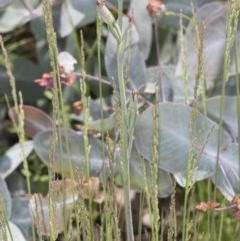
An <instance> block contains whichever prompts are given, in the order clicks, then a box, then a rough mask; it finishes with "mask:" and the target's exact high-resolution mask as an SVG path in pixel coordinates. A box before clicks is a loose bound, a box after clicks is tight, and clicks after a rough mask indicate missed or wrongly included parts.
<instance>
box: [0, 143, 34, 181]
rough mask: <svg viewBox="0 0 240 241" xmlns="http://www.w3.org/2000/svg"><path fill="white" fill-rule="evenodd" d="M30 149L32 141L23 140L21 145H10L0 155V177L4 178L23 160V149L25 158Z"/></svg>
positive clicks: (31, 148)
mask: <svg viewBox="0 0 240 241" xmlns="http://www.w3.org/2000/svg"><path fill="white" fill-rule="evenodd" d="M32 150H33V142H32V141H25V142H24V143H23V144H22V145H20V144H19V143H17V144H15V145H14V146H12V147H10V148H9V149H8V150H7V152H6V153H5V154H4V155H3V156H1V157H0V177H2V178H6V177H7V176H9V175H10V174H11V173H12V172H13V171H14V170H15V169H16V168H17V167H18V166H19V165H20V164H21V163H22V161H23V160H24V157H23V151H24V155H25V158H26V157H27V156H28V155H29V154H30V153H31V152H32Z"/></svg>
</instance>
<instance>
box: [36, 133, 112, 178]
mask: <svg viewBox="0 0 240 241" xmlns="http://www.w3.org/2000/svg"><path fill="white" fill-rule="evenodd" d="M51 135H52V131H44V132H40V133H38V134H37V135H36V136H35V137H34V150H35V151H36V153H37V154H38V156H39V157H40V159H41V160H42V161H43V162H44V163H45V164H46V165H50V160H49V156H50V151H51V150H50V146H51V142H50V140H51ZM88 141H89V145H88V147H87V148H89V151H90V153H89V157H88V158H87V157H86V155H87V154H86V150H85V148H84V146H85V145H84V137H83V136H82V135H80V134H77V133H76V132H74V131H72V130H67V131H66V132H65V131H64V129H59V132H58V140H57V141H56V143H55V144H56V149H55V152H54V162H53V165H54V168H55V170H56V171H57V172H59V173H61V174H62V175H63V176H64V177H71V176H72V174H73V175H74V174H76V171H78V172H79V173H83V174H86V172H87V170H86V168H87V166H88V165H89V172H90V175H100V174H102V171H105V168H106V166H107V165H108V158H107V156H108V155H107V150H106V146H105V145H104V143H103V142H102V141H100V140H98V139H96V138H94V137H91V136H89V137H88ZM87 161H88V163H87Z"/></svg>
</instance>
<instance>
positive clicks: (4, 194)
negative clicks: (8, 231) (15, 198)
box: [0, 177, 12, 218]
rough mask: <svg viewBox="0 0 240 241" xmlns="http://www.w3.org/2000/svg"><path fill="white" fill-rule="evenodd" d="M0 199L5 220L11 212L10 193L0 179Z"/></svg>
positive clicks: (3, 181)
mask: <svg viewBox="0 0 240 241" xmlns="http://www.w3.org/2000/svg"><path fill="white" fill-rule="evenodd" d="M0 198H1V199H2V201H3V204H4V208H5V211H6V215H7V218H9V217H10V216H11V212H12V199H11V195H10V192H9V191H8V188H7V184H6V182H5V180H4V179H2V178H1V177H0Z"/></svg>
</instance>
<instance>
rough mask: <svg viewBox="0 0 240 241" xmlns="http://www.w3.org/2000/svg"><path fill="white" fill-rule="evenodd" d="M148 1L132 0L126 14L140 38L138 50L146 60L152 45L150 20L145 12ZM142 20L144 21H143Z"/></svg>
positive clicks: (146, 11)
mask: <svg viewBox="0 0 240 241" xmlns="http://www.w3.org/2000/svg"><path fill="white" fill-rule="evenodd" d="M148 3H149V1H148V0H132V1H131V4H130V7H129V10H128V14H129V15H130V16H133V19H134V23H135V24H136V29H137V31H138V34H139V37H140V48H141V50H142V52H143V53H144V56H145V59H147V58H148V56H149V53H150V49H151V44H152V20H151V17H150V15H149V13H148V10H147V5H148ZM143 19H144V21H143Z"/></svg>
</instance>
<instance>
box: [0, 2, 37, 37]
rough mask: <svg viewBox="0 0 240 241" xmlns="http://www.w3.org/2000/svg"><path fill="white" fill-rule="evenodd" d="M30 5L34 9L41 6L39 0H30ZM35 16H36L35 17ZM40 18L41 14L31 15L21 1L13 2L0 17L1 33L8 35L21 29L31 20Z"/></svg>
mask: <svg viewBox="0 0 240 241" xmlns="http://www.w3.org/2000/svg"><path fill="white" fill-rule="evenodd" d="M28 4H29V5H30V6H31V7H32V8H33V9H34V8H35V7H37V6H39V1H38V0H30V1H28ZM34 14H35V15H34ZM37 16H39V13H38V14H37V13H35V12H33V13H31V12H30V11H29V10H28V9H27V8H26V7H25V6H24V5H23V3H22V1H20V0H15V1H13V2H12V3H11V4H10V5H8V6H7V7H6V9H5V11H4V13H3V14H2V15H0V33H7V32H10V31H11V30H13V29H15V28H16V27H19V26H21V25H23V24H25V23H27V22H28V21H30V20H31V19H33V18H35V17H37Z"/></svg>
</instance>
